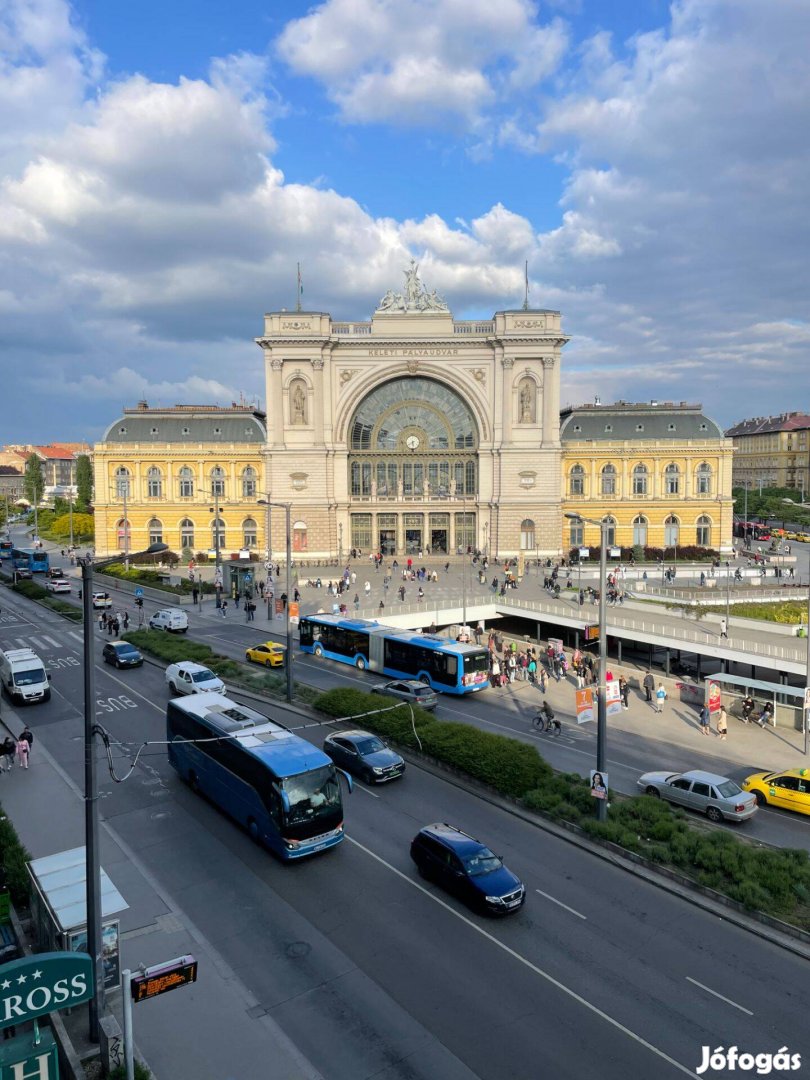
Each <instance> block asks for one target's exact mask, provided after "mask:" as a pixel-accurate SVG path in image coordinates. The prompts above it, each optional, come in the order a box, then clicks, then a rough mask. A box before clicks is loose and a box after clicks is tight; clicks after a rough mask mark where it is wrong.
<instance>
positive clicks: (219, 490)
mask: <svg viewBox="0 0 810 1080" xmlns="http://www.w3.org/2000/svg"><path fill="white" fill-rule="evenodd" d="M211 494H212V495H216V496H217V498H220V499H221V498H222V496H223V495H224V494H225V470H224V469H223V468H222V466H221V465H215V466H214V467H213V469H212V470H211Z"/></svg>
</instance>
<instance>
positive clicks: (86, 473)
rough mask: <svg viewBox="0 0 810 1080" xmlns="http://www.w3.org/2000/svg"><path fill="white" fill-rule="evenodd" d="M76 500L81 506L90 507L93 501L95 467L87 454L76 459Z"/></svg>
mask: <svg viewBox="0 0 810 1080" xmlns="http://www.w3.org/2000/svg"><path fill="white" fill-rule="evenodd" d="M76 500H77V502H78V503H79V505H80V506H90V504H91V503H92V501H93V466H92V464H91V462H90V458H89V457H88V456H87V454H79V456H78V457H77V458H76Z"/></svg>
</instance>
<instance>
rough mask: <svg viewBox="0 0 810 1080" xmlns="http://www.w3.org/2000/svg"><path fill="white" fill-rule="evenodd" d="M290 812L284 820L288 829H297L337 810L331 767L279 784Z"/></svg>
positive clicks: (337, 790) (337, 796) (337, 787)
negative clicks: (292, 827)
mask: <svg viewBox="0 0 810 1080" xmlns="http://www.w3.org/2000/svg"><path fill="white" fill-rule="evenodd" d="M282 786H283V790H284V793H285V794H286V796H287V799H288V800H289V804H290V808H289V810H287V811H286V819H287V822H288V823H289V824H290V825H300V824H302V823H303V822H307V821H312V820H314V819H316V818H320V817H323V816H325V815H333V814H334V813H335V811H336V810H339V809H340V806H341V799H340V784H339V783H338V778H337V774H336V772H335V767H334V765H324V766H322V768H320V769H313V770H312V771H311V772H307V773H302V774H301V775H299V776H288V777H286V778H285V779H284V780H283V782H282Z"/></svg>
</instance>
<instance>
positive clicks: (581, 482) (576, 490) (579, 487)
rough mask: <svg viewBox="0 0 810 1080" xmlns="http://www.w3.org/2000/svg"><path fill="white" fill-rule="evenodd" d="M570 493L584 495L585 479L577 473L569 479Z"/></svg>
mask: <svg viewBox="0 0 810 1080" xmlns="http://www.w3.org/2000/svg"><path fill="white" fill-rule="evenodd" d="M570 492H571V494H572V495H584V494H585V478H584V477H583V476H582V475H580V474H579V473H577V474H576V475H573V476H572V477H571V487H570Z"/></svg>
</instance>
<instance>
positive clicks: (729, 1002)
mask: <svg viewBox="0 0 810 1080" xmlns="http://www.w3.org/2000/svg"><path fill="white" fill-rule="evenodd" d="M686 981H687V982H690V983H692V985H693V986H699V987H700V989H701V990H705V991H706V993H707V994H712V995H713V996H714V997H716V998H720V1000H721V1001H725V1003H726V1004H727V1005H733V1006H734V1008H735V1009H739V1010H740V1012H744V1013H745V1014H746V1016H753V1015H754V1014H753V1013H752V1012H751V1010H750V1009H746V1008H745V1006H744V1005H738V1004H737V1002H736V1001H732V1000H731V998H727V997H723V995H722V994H718V993H717V991H716V990H712V988H711V987H710V986H704V985H703V983H702V982H698V981H697V979H693V978H692V976H691V975H687V976H686Z"/></svg>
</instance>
